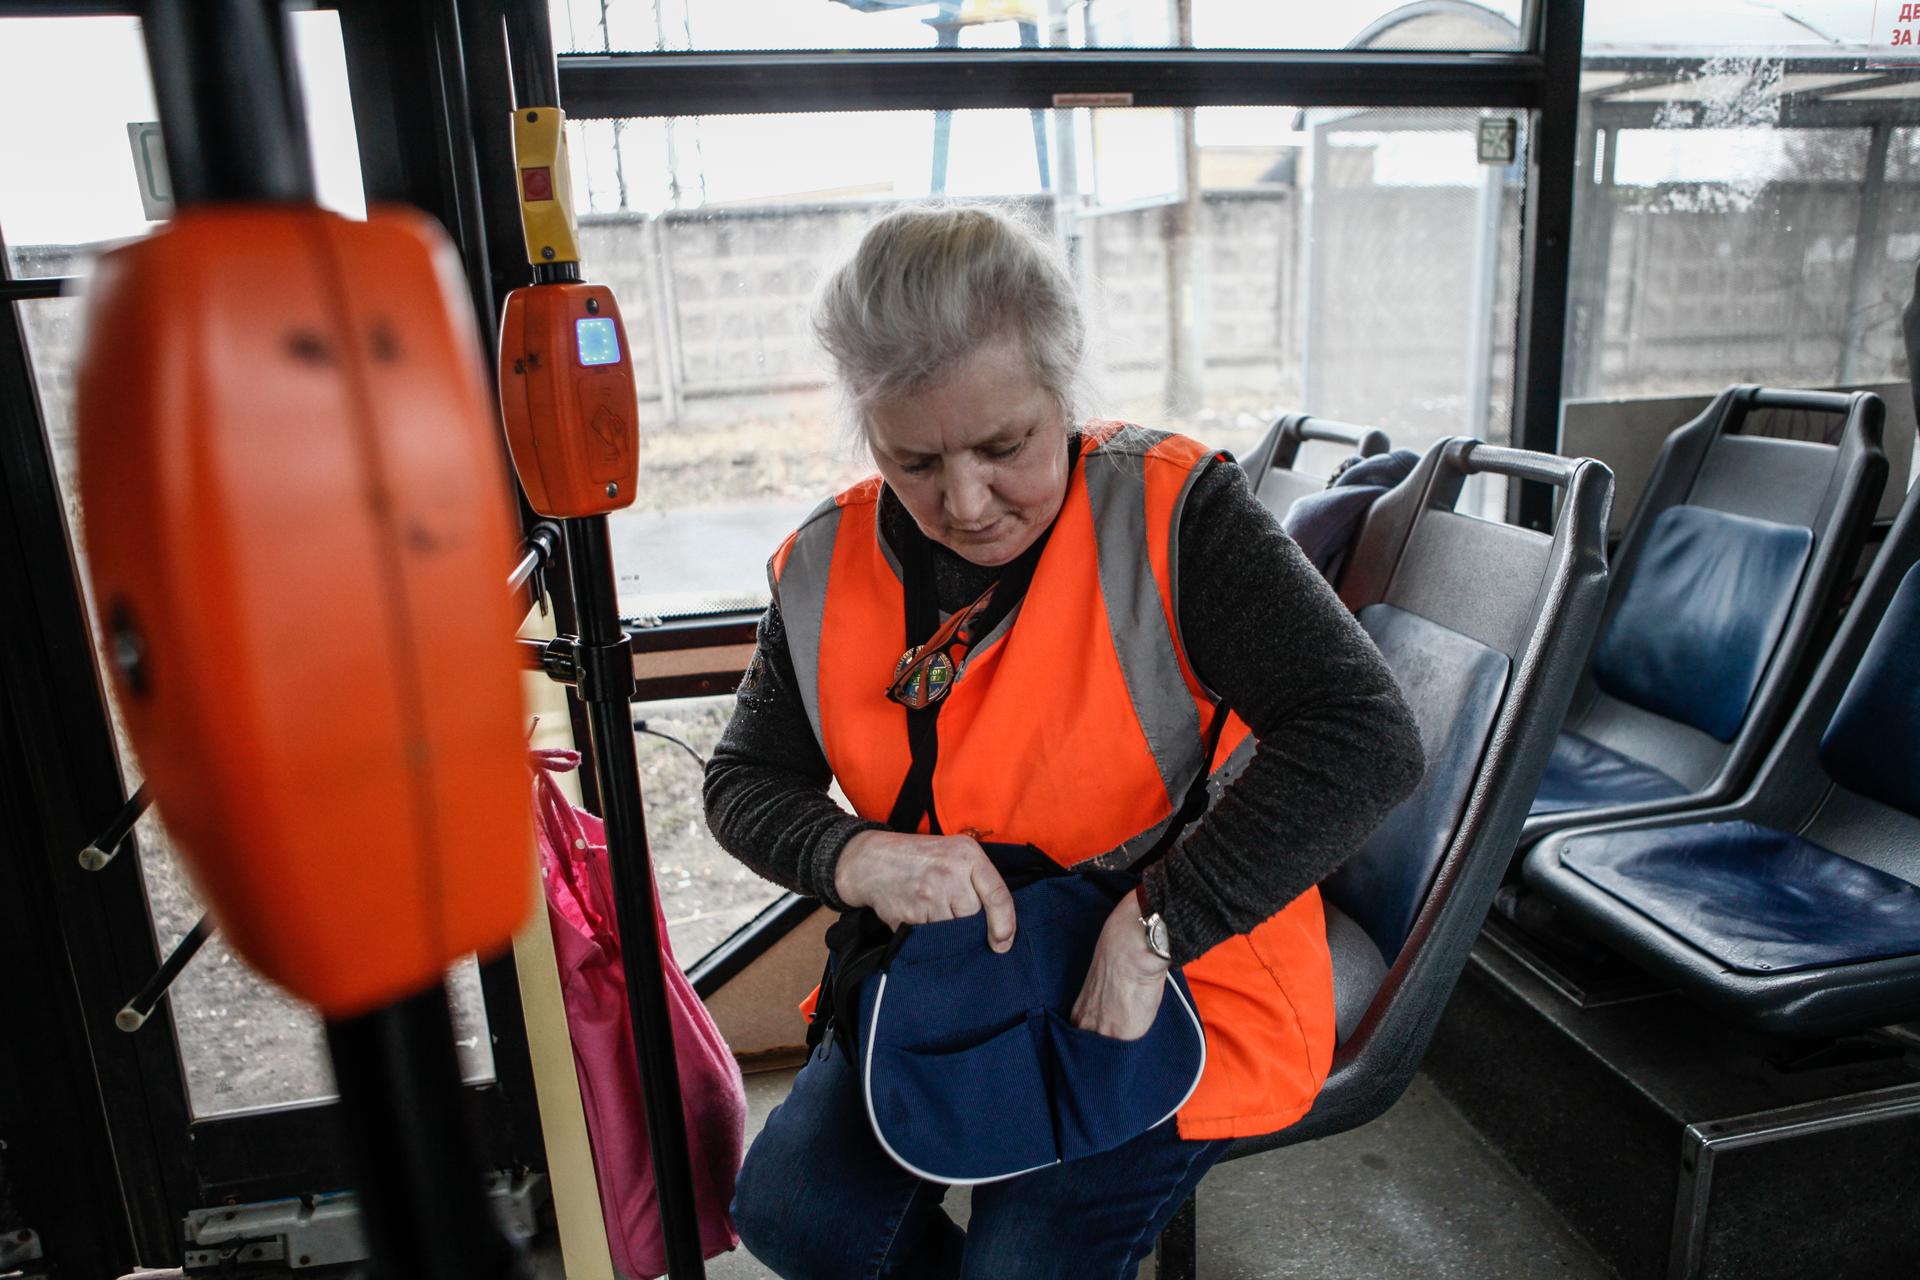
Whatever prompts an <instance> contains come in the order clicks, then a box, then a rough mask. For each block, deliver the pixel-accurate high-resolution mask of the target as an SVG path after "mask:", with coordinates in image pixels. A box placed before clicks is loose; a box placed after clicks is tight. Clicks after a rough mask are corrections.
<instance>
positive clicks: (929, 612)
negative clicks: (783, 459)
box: [887, 435, 1080, 835]
mask: <svg viewBox="0 0 1920 1280" xmlns="http://www.w3.org/2000/svg"><path fill="white" fill-rule="evenodd" d="M1079 457H1080V437H1079V436H1078V435H1075V436H1072V437H1070V438H1069V439H1068V441H1067V471H1068V474H1069V475H1071V474H1072V471H1073V468H1074V466H1075V465H1076V463H1077V462H1078V461H1079ZM896 501H897V499H896ZM1056 519H1057V516H1056ZM900 533H901V538H902V540H903V541H904V542H905V544H906V545H904V546H902V547H900V548H899V552H900V576H901V578H902V580H903V581H902V586H904V587H905V591H904V593H903V594H904V596H905V598H906V615H907V618H906V621H907V644H908V646H909V647H912V646H915V645H922V644H925V643H926V642H927V641H928V640H929V639H931V638H932V636H933V633H934V632H936V631H938V630H939V629H940V600H939V596H938V594H937V592H936V590H935V587H934V580H933V579H934V573H933V540H932V539H930V538H928V537H927V535H926V534H924V533H922V532H921V531H920V527H919V525H917V524H915V523H914V521H913V518H912V516H908V517H907V518H906V519H904V520H902V521H900ZM1052 536H1053V525H1052V524H1049V525H1048V526H1047V527H1046V528H1045V529H1044V530H1042V531H1041V534H1040V536H1039V537H1038V538H1035V539H1034V540H1033V545H1032V546H1030V547H1028V548H1027V549H1026V550H1025V551H1022V552H1021V553H1020V555H1019V557H1018V558H1016V559H1015V560H1014V561H1013V562H1012V563H1011V564H1009V565H1007V567H1006V568H1005V569H1003V570H1002V571H1001V573H1000V576H999V578H998V579H997V580H996V581H995V582H994V585H993V597H992V599H990V600H989V601H988V602H987V606H986V608H985V609H983V610H982V611H981V613H980V615H979V617H978V618H976V619H975V620H974V621H973V623H972V630H973V632H974V634H976V635H979V636H987V635H990V634H992V632H993V629H994V628H995V627H997V626H999V625H1000V624H1001V623H1002V622H1003V621H1005V620H1006V618H1007V615H1009V614H1011V613H1012V612H1013V610H1014V607H1015V606H1016V605H1018V604H1019V603H1020V601H1021V600H1023V599H1024V598H1025V597H1026V594H1027V588H1028V587H1030V586H1032V585H1033V575H1034V571H1035V570H1036V569H1038V568H1039V566H1040V553H1041V552H1043V551H1045V550H1046V547H1047V540H1048V539H1050V538H1051V537H1052ZM944 701H945V699H941V700H940V701H939V702H934V703H931V704H929V705H928V706H925V707H919V708H915V707H903V708H901V709H902V710H903V711H904V712H905V713H906V717H907V750H908V751H909V752H910V753H911V758H912V759H911V763H910V764H909V765H908V766H907V776H906V777H905V778H904V779H902V780H901V782H900V791H899V794H898V795H896V796H895V797H894V800H893V811H892V812H891V813H889V814H888V815H887V826H888V827H889V828H890V829H892V830H894V831H918V830H919V829H920V819H921V817H922V816H923V815H924V816H925V817H926V819H927V829H928V830H929V831H930V832H931V833H932V834H934V835H943V834H945V833H944V832H943V831H942V830H941V829H940V814H939V813H938V811H936V810H935V808H934V805H933V770H934V766H935V765H937V764H938V763H939V760H940V735H939V733H938V731H937V726H938V722H939V719H940V707H941V703H942V702H944Z"/></svg>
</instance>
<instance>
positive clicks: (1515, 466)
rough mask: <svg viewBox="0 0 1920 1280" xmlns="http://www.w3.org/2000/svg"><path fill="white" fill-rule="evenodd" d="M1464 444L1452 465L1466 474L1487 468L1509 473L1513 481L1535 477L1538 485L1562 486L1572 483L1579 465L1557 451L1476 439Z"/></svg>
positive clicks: (1577, 460) (1574, 459)
mask: <svg viewBox="0 0 1920 1280" xmlns="http://www.w3.org/2000/svg"><path fill="white" fill-rule="evenodd" d="M1464 444H1465V445H1466V448H1465V449H1464V450H1462V453H1461V456H1460V457H1458V458H1457V459H1456V465H1457V466H1458V467H1459V469H1460V470H1461V471H1464V472H1466V473H1467V474H1469V475H1471V474H1473V473H1475V472H1482V471H1487V472H1493V473H1494V474H1496V475H1503V476H1512V477H1513V478H1514V479H1516V480H1538V481H1540V482H1541V483H1542V484H1551V485H1558V486H1559V487H1560V488H1562V489H1565V488H1568V487H1570V486H1571V485H1572V484H1573V474H1574V469H1575V468H1576V467H1578V466H1579V464H1580V460H1579V459H1576V458H1563V457H1561V456H1560V455H1559V454H1557V453H1536V452H1535V451H1534V450H1532V449H1513V448H1509V447H1507V446H1506V445H1499V444H1482V443H1481V442H1479V441H1478V440H1468V441H1465V442H1464Z"/></svg>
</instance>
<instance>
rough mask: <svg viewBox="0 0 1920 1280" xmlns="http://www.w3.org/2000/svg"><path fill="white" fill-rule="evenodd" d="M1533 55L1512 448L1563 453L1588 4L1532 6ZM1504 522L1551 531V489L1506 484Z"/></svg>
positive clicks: (1571, 0) (1570, 1) (1562, 0)
mask: <svg viewBox="0 0 1920 1280" xmlns="http://www.w3.org/2000/svg"><path fill="white" fill-rule="evenodd" d="M1533 12H1534V13H1535V14H1536V15H1537V17H1536V19H1535V20H1536V21H1537V22H1538V24H1539V26H1538V29H1537V31H1536V33H1535V41H1536V43H1535V46H1534V47H1535V48H1537V49H1538V50H1539V52H1540V56H1541V58H1542V60H1543V61H1544V62H1545V63H1546V89H1545V91H1544V93H1543V95H1542V98H1541V101H1540V105H1539V107H1538V108H1537V109H1536V110H1535V111H1534V113H1533V122H1532V126H1533V127H1532V128H1531V129H1530V130H1529V145H1528V147H1527V204H1526V215H1525V219H1524V221H1523V224H1522V230H1521V251H1520V315H1519V324H1518V326H1517V327H1518V331H1519V337H1518V341H1519V345H1518V347H1517V348H1516V349H1515V351H1514V359H1513V389H1514V407H1515V410H1516V412H1515V414H1514V432H1513V443H1514V444H1515V445H1516V446H1518V447H1519V448H1522V449H1535V450H1538V451H1540V452H1542V453H1556V452H1558V451H1559V448H1560V391H1561V372H1562V370H1561V365H1562V362H1563V358H1564V356H1565V351H1566V335H1567V267H1568V264H1569V262H1570V261H1571V259H1572V252H1571V242H1572V239H1573V187H1574V170H1575V166H1576V164H1577V162H1578V159H1579V149H1580V142H1579V119H1580V42H1581V33H1582V31H1583V29H1584V28H1583V24H1584V21H1585V14H1586V3H1585V0H1554V3H1552V4H1537V5H1535V6H1533ZM1507 510H1508V516H1509V518H1510V519H1511V520H1512V521H1513V522H1514V523H1515V524H1519V525H1524V526H1526V527H1527V528H1529V529H1539V530H1541V531H1543V532H1544V531H1546V530H1548V529H1551V528H1552V527H1553V489H1552V488H1551V487H1550V486H1548V485H1544V484H1541V483H1539V482H1537V481H1528V480H1523V481H1520V482H1519V483H1517V484H1514V485H1512V486H1510V492H1509V494H1508V497H1507Z"/></svg>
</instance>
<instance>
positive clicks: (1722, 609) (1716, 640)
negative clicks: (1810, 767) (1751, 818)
mask: <svg viewBox="0 0 1920 1280" xmlns="http://www.w3.org/2000/svg"><path fill="white" fill-rule="evenodd" d="M1755 409H1796V410H1800V411H1803V412H1806V413H1810V414H1820V415H1823V416H1828V417H1834V418H1837V419H1839V420H1840V426H1839V430H1838V431H1837V432H1836V433H1835V438H1836V439H1837V440H1838V443H1837V444H1834V445H1827V444H1817V443H1810V442H1807V441H1801V440H1783V439H1775V438H1770V437H1764V436H1756V435H1749V434H1744V433H1743V432H1742V426H1743V425H1744V423H1745V421H1746V419H1747V417H1748V415H1749V414H1750V413H1751V412H1752V411H1754V410H1755ZM1885 412H1886V409H1885V405H1884V404H1883V403H1882V402H1881V400H1880V398H1879V397H1878V396H1876V395H1874V394H1872V393H1871V392H1853V393H1848V394H1841V393H1833V392H1812V391H1775V390H1769V389H1766V388H1761V387H1752V386H1740V387H1731V388H1729V389H1727V390H1726V391H1723V392H1722V393H1721V394H1720V395H1719V396H1717V397H1715V399H1714V401H1713V403H1712V404H1711V405H1709V406H1708V407H1707V409H1706V410H1705V411H1704V412H1703V413H1702V414H1701V415H1700V416H1699V417H1698V418H1695V419H1694V420H1693V421H1692V422H1689V423H1687V424H1686V425H1684V426H1682V427H1680V428H1678V429H1677V430H1675V431H1674V432H1673V434H1672V435H1670V436H1669V437H1667V442H1666V444H1665V445H1664V446H1663V447H1662V449H1661V451H1660V458H1659V461H1658V463H1657V464H1656V465H1655V468H1654V473H1653V478H1652V480H1651V481H1650V482H1649V483H1648V486H1647V490H1646V495H1645V497H1644V499H1643V500H1642V502H1641V504H1640V508H1639V509H1638V510H1637V511H1635V512H1634V515H1633V519H1632V520H1631V521H1630V522H1629V524H1628V526H1627V530H1626V534H1625V536H1624V538H1623V539H1622V541H1621V546H1620V550H1619V553H1618V554H1617V555H1616V556H1615V558H1614V577H1613V585H1612V589H1611V590H1610V592H1609V595H1608V600H1607V607H1606V613H1605V616H1604V617H1603V618H1602V621H1601V632H1600V637H1599V641H1598V643H1597V644H1596V645H1595V648H1594V651H1593V656H1592V660H1591V661H1590V663H1589V664H1588V667H1587V670H1586V672H1585V674H1584V675H1583V676H1582V678H1581V682H1580V688H1579V690H1578V691H1577V692H1576V693H1575V695H1574V705H1573V709H1572V711H1571V713H1570V714H1569V715H1568V717H1567V722H1566V724H1565V725H1563V726H1562V732H1561V733H1560V735H1559V736H1558V738H1557V739H1556V741H1555V743H1554V749H1553V753H1552V756H1551V758H1550V759H1549V761H1548V764H1547V772H1546V776H1545V777H1544V778H1543V779H1542V781H1541V786H1540V790H1539V792H1538V794H1536V796H1535V797H1534V802H1533V805H1532V808H1531V813H1530V815H1529V817H1528V820H1527V823H1526V825H1525V827H1524V828H1523V830H1522V833H1521V839H1520V842H1519V844H1520V847H1521V848H1522V849H1524V848H1526V847H1527V846H1530V845H1532V844H1533V843H1535V842H1536V841H1538V840H1539V839H1540V838H1541V837H1543V836H1545V835H1546V834H1548V833H1549V832H1552V831H1555V830H1560V829H1564V828H1567V827H1570V826H1575V825H1582V826H1584V825H1591V824H1593V823H1595V822H1604V821H1611V820H1614V819H1621V818H1627V817H1632V816H1635V815H1640V814H1652V813H1670V812H1674V811H1676V810H1680V809H1684V808H1690V807H1698V806H1700V805H1703V804H1715V803H1723V802H1725V801H1726V800H1727V799H1729V798H1731V797H1732V796H1733V795H1734V794H1735V793H1736V792H1737V791H1738V789H1739V788H1740V787H1741V786H1742V785H1744V784H1745V783H1746V781H1747V779H1748V778H1749V777H1751V775H1752V773H1753V770H1754V768H1755V766H1756V765H1757V764H1758V763H1759V759H1760V756H1761V754H1762V753H1763V752H1764V751H1765V749H1766V744H1767V743H1768V742H1769V741H1770V740H1771V739H1772V736H1773V735H1774V734H1775V733H1776V732H1777V731H1778V728H1779V725H1780V722H1781V721H1782V720H1783V719H1784V718H1785V716H1786V713H1787V711H1788V709H1789V708H1790V706H1791V704H1792V699H1793V697H1794V696H1795V694H1796V692H1797V689H1798V686H1799V685H1800V683H1801V682H1802V680H1803V678H1804V672H1805V670H1806V668H1807V667H1808V666H1809V665H1810V663H1811V662H1812V660H1813V658H1814V656H1815V655H1816V654H1817V653H1818V651H1819V645H1820V643H1821V642H1822V640H1823V639H1824V637H1825V634H1826V633H1827V629H1828V628H1829V627H1830V626H1831V622H1832V618H1833V616H1834V613H1835V606H1836V604H1837V601H1838V600H1839V597H1840V593H1841V592H1842V591H1843V590H1844V589H1845V587H1846V585H1847V579H1848V575H1849V573H1850V571H1851V570H1852V567H1853V565H1854V562H1855V558H1856V556H1857V555H1858V553H1859V549H1860V544H1861V540H1862V539H1863V538H1864V537H1865V535H1866V532H1867V529H1868V526H1869V524H1870V522H1871V520H1872V518H1873V513H1874V509H1875V506H1876V504H1877V503H1878V502H1879V499H1880V491H1881V489H1882V487H1883V486H1884V485H1885V483H1886V474H1887V463H1886V455H1885V454H1884V453H1883V452H1882V450H1881V443H1880V438H1881V424H1882V421H1883V419H1884V417H1885Z"/></svg>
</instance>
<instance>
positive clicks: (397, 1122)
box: [327, 983, 530, 1280]
mask: <svg viewBox="0 0 1920 1280" xmlns="http://www.w3.org/2000/svg"><path fill="white" fill-rule="evenodd" d="M327 1047H328V1048H329V1049H330V1050H331V1051H332V1054H333V1074H334V1080H335V1083H336V1084H337V1085H338V1086H339V1089H340V1105H341V1107H342V1108H343V1109H344V1110H345V1111H346V1113H347V1115H348V1117H349V1118H350V1119H351V1121H352V1123H351V1124H350V1126H349V1134H350V1136H351V1139H352V1142H353V1148H354V1155H355V1163H356V1165H357V1166H358V1170H359V1178H358V1182H359V1185H360V1187H361V1189H362V1191H363V1193H364V1194H363V1197H362V1205H363V1208H364V1212H365V1214H366V1223H367V1237H368V1243H369V1244H370V1245H371V1246H372V1252H373V1257H374V1259H375V1261H376V1262H377V1263H378V1265H379V1266H380V1267H381V1268H382V1269H383V1270H382V1274H383V1275H386V1276H390V1277H394V1278H395V1280H398V1277H402V1276H404V1277H406V1278H407V1280H527V1278H528V1277H529V1276H530V1272H529V1270H528V1263H527V1260H526V1258H525V1256H524V1255H523V1254H522V1253H521V1252H520V1250H518V1249H516V1248H515V1247H514V1246H513V1245H512V1244H510V1243H508V1241H507V1238H506V1235H505V1233H504V1232H502V1231H501V1229H500V1226H499V1224H498V1223H497V1222H496V1221H495V1220H494V1218H493V1215H492V1212H491V1211H490V1210H489V1208H488V1206H487V1200H486V1191H485V1185H484V1183H483V1181H482V1179H481V1177H480V1164H479V1160H478V1159H477V1158H476V1156H475V1154H474V1149H473V1137H472V1134H471V1133H470V1132H469V1131H468V1128H467V1117H466V1114H465V1110H464V1106H465V1099H464V1098H463V1097H462V1095H461V1089H460V1065H459V1062H458V1061H457V1060H456V1058H455V1057H454V1052H453V1018H452V1015H451V1014H450V1013H449V1012H448V1010H447V992H446V988H445V987H444V986H443V985H441V984H440V983H435V984H434V985H433V986H432V987H430V988H428V989H427V990H425V991H423V992H421V993H419V994H418V995H415V996H410V997H407V998H406V999H403V1000H399V1001H396V1002H394V1003H393V1004H390V1005H386V1006H384V1007H382V1008H379V1009H375V1010H373V1011H372V1012H371V1013H365V1014H361V1015H360V1016H358V1017H354V1018H342V1019H336V1020H330V1021H329V1022H328V1023H327Z"/></svg>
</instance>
